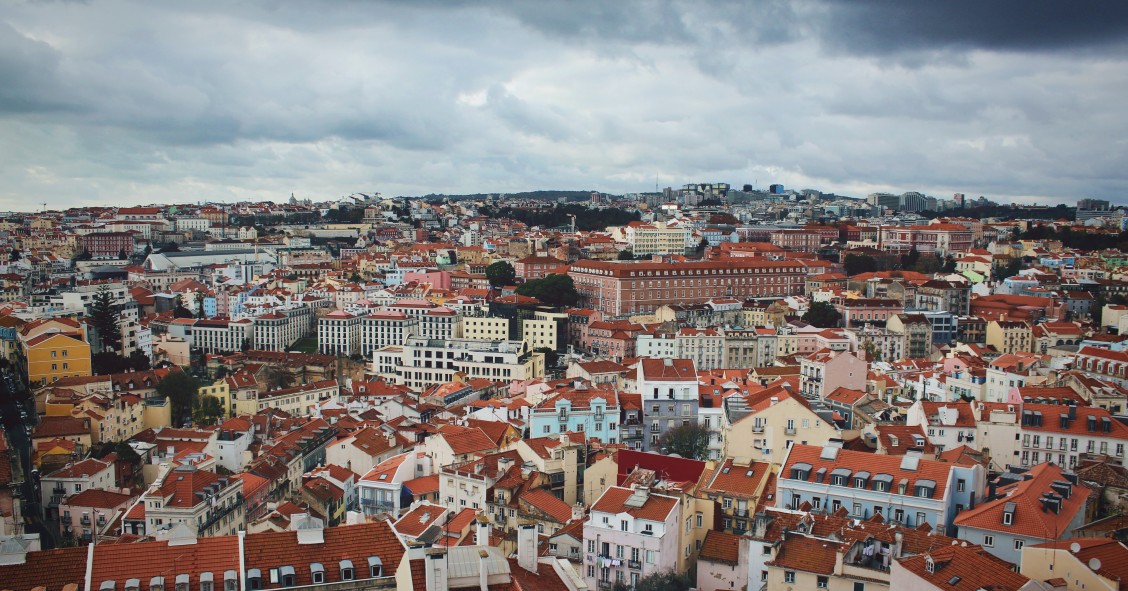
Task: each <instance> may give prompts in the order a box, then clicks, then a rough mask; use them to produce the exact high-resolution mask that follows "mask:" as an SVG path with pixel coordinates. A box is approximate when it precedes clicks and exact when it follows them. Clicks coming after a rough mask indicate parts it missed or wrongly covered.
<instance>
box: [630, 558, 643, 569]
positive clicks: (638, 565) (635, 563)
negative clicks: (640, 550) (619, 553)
mask: <svg viewBox="0 0 1128 591" xmlns="http://www.w3.org/2000/svg"><path fill="white" fill-rule="evenodd" d="M627 568H629V569H631V570H642V561H640V560H628V561H627Z"/></svg>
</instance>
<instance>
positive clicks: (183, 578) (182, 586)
mask: <svg viewBox="0 0 1128 591" xmlns="http://www.w3.org/2000/svg"><path fill="white" fill-rule="evenodd" d="M176 591H188V575H186V574H184V573H181V574H179V575H176Z"/></svg>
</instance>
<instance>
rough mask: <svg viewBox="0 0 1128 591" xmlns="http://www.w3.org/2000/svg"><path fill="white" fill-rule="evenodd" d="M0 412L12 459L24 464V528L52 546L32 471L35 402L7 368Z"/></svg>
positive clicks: (0, 382)
mask: <svg viewBox="0 0 1128 591" xmlns="http://www.w3.org/2000/svg"><path fill="white" fill-rule="evenodd" d="M0 413H2V419H0V420H2V422H3V425H4V429H5V430H6V431H7V433H8V441H9V442H10V443H11V446H12V456H13V460H14V461H16V459H17V458H18V461H19V462H20V463H21V464H22V465H23V474H24V484H23V486H22V487H21V488H20V490H19V494H20V495H21V496H22V497H23V513H24V522H25V529H26V531H27V532H28V533H38V534H39V539H40V542H41V543H42V545H43V548H44V549H46V548H53V547H55V536H54V534H53V533H52V532H51V530H50V528H47V527H45V526H44V525H43V520H42V518H41V515H40V507H39V493H38V490H37V488H36V486H35V481H36V478H35V477H34V476H33V475H32V473H31V468H32V466H31V426H32V425H34V424H35V420H36V416H35V403H34V402H33V401H32V400H31V396H30V394H29V392H28V391H27V389H25V388H24V387H23V384H22V383H21V382H20V380H19V378H17V377H15V375H14V374H13V373H12V372H11V371H8V370H4V371H2V372H0Z"/></svg>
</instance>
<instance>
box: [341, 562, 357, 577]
mask: <svg viewBox="0 0 1128 591" xmlns="http://www.w3.org/2000/svg"><path fill="white" fill-rule="evenodd" d="M355 573H356V571H355V570H354V569H353V563H352V561H351V560H342V561H341V580H342V581H351V580H353V579H354V578H356V575H355Z"/></svg>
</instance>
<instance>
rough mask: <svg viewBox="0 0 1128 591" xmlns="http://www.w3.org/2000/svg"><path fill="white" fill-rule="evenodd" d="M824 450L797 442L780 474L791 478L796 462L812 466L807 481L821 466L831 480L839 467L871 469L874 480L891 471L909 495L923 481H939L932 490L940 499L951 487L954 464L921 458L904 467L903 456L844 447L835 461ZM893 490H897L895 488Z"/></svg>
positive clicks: (869, 470)
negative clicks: (826, 456)
mask: <svg viewBox="0 0 1128 591" xmlns="http://www.w3.org/2000/svg"><path fill="white" fill-rule="evenodd" d="M822 450H823V448H822V447H819V446H814V445H802V444H798V445H793V446H791V451H790V452H789V453H788V456H787V462H786V463H785V464H784V466H783V469H782V470H781V471H780V475H779V477H780V478H781V479H784V480H792V478H791V476H792V474H791V468H792V467H793V466H794V465H795V464H798V463H804V464H809V465H810V466H811V469H810V471H809V472H808V474H807V477H806V480H807V481H808V482H814V481H815V475H816V473H817V472H818V470H819V469H820V468H826V471H827V474H828V475H827V478H828V479H829V478H830V476H829V474H830V473H831V472H833V471H834V470H835V469H836V468H846V469H848V470H850V472H851V474H854V473H856V472H858V471H862V470H864V471H866V472H869V473H870V478H871V479H872V478H873V477H874V476H877V475H878V474H889V475H890V476H892V477H893V486H894V487H896V486H898V485H899V484H900V483H901V481H906V483H907V484H908V489H907V494H909V495H912V494H913V493H914V488H915V484H916V482H917V481H920V480H931V481H933V482H935V483H936V488H935V489H934V490H933V492H932V495H933V498H940V497H941V496H943V495H944V491H945V490H947V488H948V478H949V476H950V474H951V469H952V464H949V463H947V462H938V461H936V460H930V459H927V458H923V457H922V458H920V459H919V460H918V463H917V468H916V470H905V469H902V468H901V463H902V461H903V460H904V457H903V456H890V455H881V454H871V453H866V452H860V451H853V450H849V449H841V450H838V456H837V457H836V458H835V459H834V460H824V459H822V458H821V457H820V456H821V454H822ZM850 484H851V486H852V485H853V482H850ZM893 490H894V491H896V488H894V489H893Z"/></svg>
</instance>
